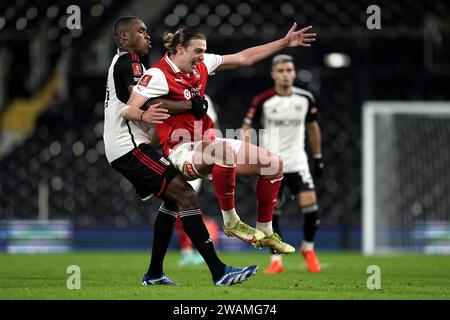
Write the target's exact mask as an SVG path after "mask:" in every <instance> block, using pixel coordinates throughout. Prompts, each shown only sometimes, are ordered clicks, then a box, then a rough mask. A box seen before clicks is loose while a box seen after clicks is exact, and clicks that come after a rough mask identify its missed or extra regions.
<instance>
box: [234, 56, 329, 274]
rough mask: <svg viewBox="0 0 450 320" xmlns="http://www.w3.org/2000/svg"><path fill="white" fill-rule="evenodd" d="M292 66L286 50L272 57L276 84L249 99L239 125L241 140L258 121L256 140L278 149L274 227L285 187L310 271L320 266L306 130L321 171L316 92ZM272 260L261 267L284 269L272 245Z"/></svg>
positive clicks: (318, 172) (269, 270)
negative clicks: (298, 80)
mask: <svg viewBox="0 0 450 320" xmlns="http://www.w3.org/2000/svg"><path fill="white" fill-rule="evenodd" d="M295 76H296V72H295V66H294V59H293V57H292V56H290V55H285V54H279V55H277V56H275V57H274V58H273V60H272V79H273V80H274V87H273V88H270V89H268V90H265V91H264V92H262V93H260V94H259V95H257V96H256V97H255V98H254V99H253V100H252V103H251V105H250V108H249V110H248V112H247V116H246V117H245V120H244V124H243V126H242V129H243V130H244V132H245V133H244V140H245V141H248V138H249V135H248V134H247V133H248V130H249V129H250V128H251V127H252V126H253V125H257V124H260V126H261V127H262V128H264V129H265V131H264V134H262V135H260V140H259V145H260V146H262V147H263V148H266V149H267V150H270V151H272V152H274V153H276V154H279V155H280V156H281V157H282V158H283V163H284V167H283V173H284V179H283V183H282V185H281V188H280V191H279V197H278V201H277V204H276V205H275V207H276V209H275V214H274V216H273V227H274V230H275V231H276V232H278V233H279V232H280V231H279V222H278V220H279V215H280V213H281V204H282V199H283V196H282V195H283V188H284V187H287V188H288V189H289V191H290V192H291V194H292V195H294V196H295V198H296V200H297V204H298V206H299V208H300V212H301V213H302V215H303V242H302V247H301V250H300V251H301V253H302V255H303V256H304V258H305V260H306V265H307V268H308V271H309V272H319V270H320V263H319V260H318V259H317V257H316V253H315V251H314V237H315V234H316V231H317V228H318V226H319V223H320V221H319V206H318V205H317V198H316V192H315V189H314V181H313V177H312V176H311V173H310V170H309V165H308V157H307V155H306V152H305V141H304V140H305V132H307V133H308V138H309V143H310V147H311V151H312V153H313V159H314V170H313V175H314V178H315V179H319V178H320V176H321V175H322V169H323V162H322V155H321V134H320V127H319V124H318V122H317V103H316V99H315V97H314V95H313V94H312V93H311V92H309V91H307V90H304V89H300V88H297V87H295V86H294V80H295ZM271 260H272V261H271V264H270V266H269V267H268V268H267V269H266V270H264V273H269V274H273V273H282V272H284V267H283V264H282V257H281V256H280V255H278V254H276V253H275V252H273V251H272V256H271Z"/></svg>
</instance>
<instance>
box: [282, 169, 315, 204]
mask: <svg viewBox="0 0 450 320" xmlns="http://www.w3.org/2000/svg"><path fill="white" fill-rule="evenodd" d="M285 187H287V188H288V189H289V191H290V193H291V194H292V195H293V196H295V195H297V194H298V193H300V192H306V191H314V190H315V188H314V181H313V178H312V176H311V173H310V172H309V170H301V171H299V172H292V173H285V174H284V175H283V180H282V183H281V186H280V189H279V190H278V198H279V199H281V202H284V196H283V190H284V188H285Z"/></svg>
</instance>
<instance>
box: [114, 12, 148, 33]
mask: <svg viewBox="0 0 450 320" xmlns="http://www.w3.org/2000/svg"><path fill="white" fill-rule="evenodd" d="M134 20H141V19H140V18H139V17H136V16H123V17H120V18H118V19H117V20H116V21H114V27H113V34H114V37H116V38H117V37H118V36H119V33H121V32H122V31H124V30H125V29H126V28H128V26H129V25H130V23H131V22H132V21H134Z"/></svg>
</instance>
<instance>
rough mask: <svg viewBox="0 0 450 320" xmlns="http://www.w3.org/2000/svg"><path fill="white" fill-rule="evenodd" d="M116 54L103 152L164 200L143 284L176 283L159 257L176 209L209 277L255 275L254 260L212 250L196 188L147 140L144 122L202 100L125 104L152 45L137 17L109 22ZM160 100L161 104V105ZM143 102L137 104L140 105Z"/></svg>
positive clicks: (220, 281) (224, 279)
mask: <svg viewBox="0 0 450 320" xmlns="http://www.w3.org/2000/svg"><path fill="white" fill-rule="evenodd" d="M113 32H114V37H115V40H116V44H117V49H118V50H117V54H116V55H115V56H114V58H113V60H112V62H111V66H110V68H109V71H108V80H107V86H106V99H105V111H104V113H105V120H104V135H103V140H104V143H105V153H106V158H107V159H108V162H109V163H110V164H111V166H112V167H113V168H114V169H115V170H117V171H118V172H119V173H121V174H122V175H123V176H124V177H125V178H126V179H127V180H129V181H130V182H131V183H132V184H133V186H134V187H135V189H136V191H137V193H138V194H139V196H140V197H141V199H142V200H143V201H145V200H148V199H150V198H151V197H152V196H153V195H156V196H157V197H158V198H160V199H162V200H164V204H163V205H162V206H161V208H160V209H159V211H158V215H157V217H156V220H155V224H154V235H153V247H152V257H151V262H150V266H149V268H148V271H147V272H146V273H145V274H144V277H143V279H142V282H141V283H142V285H145V286H148V285H176V282H175V281H173V280H172V279H170V278H169V277H167V276H166V275H165V273H164V271H163V261H164V257H165V255H166V252H167V248H168V244H169V241H170V238H171V236H172V233H173V229H174V224H175V220H176V217H177V216H178V213H179V212H180V213H181V214H184V217H183V220H182V223H183V227H184V229H185V230H186V233H187V234H188V236H189V238H190V239H191V240H192V242H193V243H194V245H195V247H196V249H197V250H198V251H199V252H200V254H201V255H202V257H203V258H204V260H205V261H206V263H207V265H208V268H209V270H210V272H211V275H212V279H213V283H214V284H215V285H217V286H230V285H233V284H236V283H239V282H242V281H244V280H246V279H248V278H249V277H250V276H252V275H254V274H255V273H256V270H257V268H258V267H257V266H248V267H245V268H234V267H231V266H227V265H225V264H224V263H223V262H222V261H221V260H220V259H219V257H218V256H217V254H216V251H215V248H214V245H213V243H212V241H211V239H210V238H209V234H208V230H207V229H206V226H205V224H204V223H203V221H202V219H201V217H200V216H199V215H198V214H199V213H200V208H199V204H198V197H197V193H196V192H195V191H194V190H193V189H192V187H191V186H190V185H189V184H188V183H187V182H186V180H185V179H184V178H183V176H182V175H180V173H179V172H178V171H177V170H176V168H175V167H174V166H173V165H172V164H171V162H170V160H169V159H168V158H166V157H165V156H162V155H161V154H160V153H158V152H157V151H156V150H155V149H154V148H153V147H152V146H151V145H150V135H149V128H148V125H149V124H157V123H161V122H162V121H163V120H164V119H167V118H168V117H169V116H170V115H169V113H168V112H169V111H170V112H171V113H172V114H175V113H176V112H180V111H187V110H189V112H191V113H193V114H195V115H196V116H198V114H199V113H200V114H205V113H206V109H205V108H204V104H203V101H201V100H200V103H199V104H198V102H199V100H195V99H191V100H190V101H186V100H183V101H170V100H167V99H162V100H161V101H160V102H156V101H153V102H149V103H151V105H150V106H148V107H147V104H148V103H145V104H144V103H143V104H142V105H140V106H139V108H136V109H131V108H129V106H127V105H126V102H127V101H128V99H129V97H130V92H131V90H132V88H133V85H135V84H136V83H137V81H138V80H139V79H140V77H141V76H142V75H143V74H144V71H145V70H144V66H143V65H142V64H141V63H140V60H139V56H143V55H145V54H147V53H148V51H149V50H150V48H151V42H150V36H149V35H148V33H147V27H146V26H145V24H144V22H143V21H142V20H141V19H139V18H138V17H133V16H128V17H121V18H119V19H117V20H116V22H115V23H114V29H113ZM161 103H163V105H164V108H161ZM141 107H142V108H141Z"/></svg>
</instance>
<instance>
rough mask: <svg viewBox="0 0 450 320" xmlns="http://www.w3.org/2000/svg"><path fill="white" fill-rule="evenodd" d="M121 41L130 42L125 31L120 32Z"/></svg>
mask: <svg viewBox="0 0 450 320" xmlns="http://www.w3.org/2000/svg"><path fill="white" fill-rule="evenodd" d="M119 35H120V39H121V40H122V41H125V42H126V41H128V39H129V37H128V32H126V31H125V30H124V31H120V34H119Z"/></svg>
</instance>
